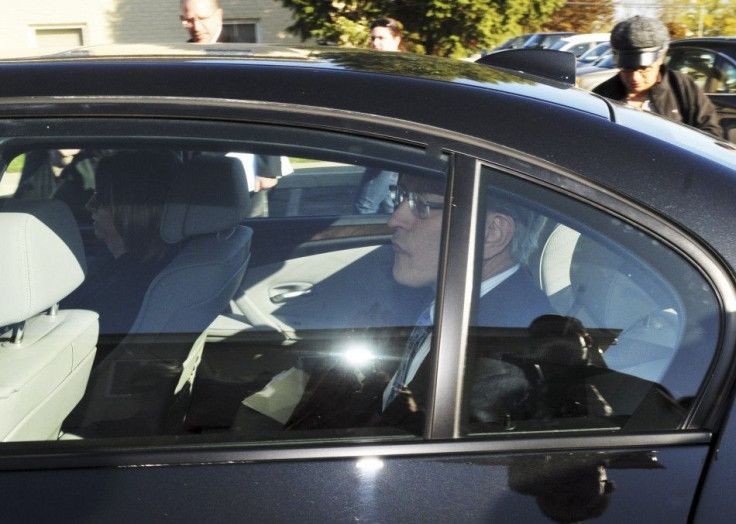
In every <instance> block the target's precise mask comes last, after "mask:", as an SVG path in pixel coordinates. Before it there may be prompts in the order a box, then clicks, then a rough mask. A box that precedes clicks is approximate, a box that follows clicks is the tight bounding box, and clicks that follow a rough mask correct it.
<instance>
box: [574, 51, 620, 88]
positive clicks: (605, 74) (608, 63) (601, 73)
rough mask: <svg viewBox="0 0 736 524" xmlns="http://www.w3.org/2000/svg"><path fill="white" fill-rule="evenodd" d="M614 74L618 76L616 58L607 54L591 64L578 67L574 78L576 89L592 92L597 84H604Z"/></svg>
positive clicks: (610, 53) (611, 54)
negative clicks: (580, 88)
mask: <svg viewBox="0 0 736 524" xmlns="http://www.w3.org/2000/svg"><path fill="white" fill-rule="evenodd" d="M616 74H618V67H616V57H615V56H614V55H613V52H609V53H606V54H604V55H603V56H602V57H600V58H599V59H598V60H596V61H595V62H593V63H592V64H587V65H582V66H580V67H578V68H577V70H576V73H575V76H576V83H577V85H578V87H582V88H583V89H587V90H589V91H592V90H593V89H594V88H595V87H596V86H597V85H598V84H601V83H603V82H605V81H606V80H608V79H609V78H611V77H612V76H614V75H616Z"/></svg>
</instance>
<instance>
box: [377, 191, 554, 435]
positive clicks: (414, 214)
mask: <svg viewBox="0 0 736 524" xmlns="http://www.w3.org/2000/svg"><path fill="white" fill-rule="evenodd" d="M443 193H444V181H443V180H436V181H434V180H430V179H426V178H419V177H414V176H402V177H401V178H400V179H399V183H398V185H397V186H394V187H393V188H392V194H393V196H394V200H395V206H396V207H395V209H394V212H393V214H392V215H391V217H390V218H389V221H388V225H389V226H390V227H391V229H392V230H393V236H392V238H391V242H392V244H393V249H394V264H393V276H394V279H395V280H396V281H397V282H398V283H400V284H403V285H406V286H410V287H436V280H437V275H438V271H439V254H440V240H441V230H442V208H443V207H444V198H443V196H442V194H443ZM543 224H544V219H543V218H542V217H539V216H537V215H536V214H535V213H533V212H532V211H530V210H528V209H525V208H523V207H522V206H520V205H518V204H516V203H513V202H511V201H510V200H509V199H508V198H503V197H501V196H500V195H498V194H493V193H490V192H489V194H488V198H487V202H486V224H485V233H484V235H483V245H482V262H481V284H480V301H479V304H478V316H477V319H476V322H475V325H479V326H492V327H516V328H526V327H528V326H529V325H530V324H531V323H532V321H533V320H534V319H536V318H537V317H540V316H542V315H545V314H548V313H551V312H552V311H553V310H552V307H551V305H550V303H549V301H548V299H547V297H546V295H545V294H544V293H543V292H542V291H541V290H540V288H539V286H536V285H535V284H534V282H533V280H532V277H531V275H530V274H529V273H528V272H527V270H526V263H527V261H528V258H529V255H530V254H531V252H532V251H533V249H534V248H535V247H536V245H537V237H538V235H539V232H540V230H541V227H542V226H543ZM433 320H434V301H433V302H432V303H431V304H429V305H428V307H427V308H426V310H425V311H424V313H423V314H422V315H421V316H420V318H419V320H418V321H417V328H416V329H415V330H414V332H413V333H412V335H411V337H410V338H409V341H408V342H407V345H406V347H405V349H404V354H403V356H402V361H401V363H400V365H399V368H398V370H397V371H396V373H395V374H394V375H393V377H392V378H391V379H390V380H389V383H388V385H387V386H386V388H385V389H384V391H383V398H382V410H383V412H384V414H385V415H386V418H387V420H388V421H390V420H392V419H393V418H394V416H393V414H392V411H394V412H396V414H397V416H398V417H402V416H403V415H402V412H403V414H404V415H405V413H406V402H409V404H410V405H415V406H416V409H417V411H421V410H422V409H423V407H424V400H423V398H422V397H423V396H424V394H425V391H426V389H427V388H426V386H424V385H423V384H422V382H423V380H425V379H426V375H427V373H420V368H421V367H422V365H423V364H425V363H426V360H427V355H428V354H429V350H430V341H431V327H430V326H431V325H432V324H433ZM485 364H487V365H486V366H485V367H484V368H483V369H475V371H476V380H475V384H476V386H475V387H474V388H473V393H472V395H471V396H472V398H471V412H474V415H475V416H478V415H479V414H481V413H482V414H483V415H482V418H484V419H485V421H486V422H496V421H497V420H495V417H496V415H497V414H498V415H499V416H500V415H501V414H502V413H503V409H504V408H505V407H506V404H507V403H509V402H512V401H513V399H511V398H510V397H514V396H519V395H521V396H523V394H524V391H525V390H526V386H527V382H526V379H525V378H524V377H523V374H522V373H521V371H520V370H519V369H518V368H516V367H515V366H511V365H506V364H505V363H503V362H500V361H493V362H485ZM481 367H483V366H481ZM415 376H416V377H417V381H416V382H414V378H415ZM420 377H422V378H420ZM417 382H418V383H417ZM491 390H492V391H491ZM399 397H403V399H404V401H403V402H402V401H398V402H397V400H396V399H397V398H399Z"/></svg>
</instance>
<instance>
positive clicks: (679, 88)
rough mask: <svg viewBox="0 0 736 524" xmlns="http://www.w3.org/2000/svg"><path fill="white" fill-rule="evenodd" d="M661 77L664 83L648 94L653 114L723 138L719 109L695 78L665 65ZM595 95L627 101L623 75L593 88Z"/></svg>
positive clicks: (661, 70) (660, 83)
mask: <svg viewBox="0 0 736 524" xmlns="http://www.w3.org/2000/svg"><path fill="white" fill-rule="evenodd" d="M660 74H661V77H662V81H661V82H659V83H658V84H656V85H655V86H654V87H652V88H651V89H650V91H649V99H650V101H651V103H652V105H653V106H654V112H656V113H657V114H659V115H662V116H664V117H666V118H669V119H670V120H674V121H675V122H681V123H683V124H687V125H689V126H692V127H695V128H697V129H700V130H701V131H705V132H707V133H710V134H712V135H715V136H718V137H723V129H722V128H721V126H720V124H719V122H718V114H717V113H716V107H715V106H714V105H713V102H711V101H710V99H709V98H708V97H707V96H706V95H705V93H704V92H703V90H702V89H700V88H699V87H698V86H697V85H696V84H695V82H694V81H693V79H692V78H690V77H689V76H687V75H685V74H683V73H680V72H679V71H671V70H669V69H667V68H666V67H665V66H662V68H661V69H660ZM593 92H594V93H596V94H599V95H602V96H605V97H606V98H610V99H612V100H620V101H625V100H626V97H627V91H626V86H624V83H623V81H622V80H621V77H620V75H616V76H614V77H613V78H610V79H608V80H606V81H605V82H603V83H602V84H601V85H599V86H598V87H596V88H595V89H593Z"/></svg>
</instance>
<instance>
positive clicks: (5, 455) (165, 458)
mask: <svg viewBox="0 0 736 524" xmlns="http://www.w3.org/2000/svg"><path fill="white" fill-rule="evenodd" d="M84 111H87V109H86V108H85V109H83V110H82V112H81V114H80V115H79V116H80V117H81V119H82V120H86V119H85V118H84V114H85V113H84ZM343 117H344V115H343ZM285 120H286V121H285V122H283V123H287V124H288V123H289V120H288V119H285ZM402 124H403V123H402V122H398V123H391V122H384V123H383V124H382V125H384V126H385V128H386V129H388V130H393V131H392V133H396V135H401V134H402V133H403V136H404V138H405V137H406V135H407V132H406V129H405V127H404V126H403V125H402ZM333 126H335V124H334V122H333ZM332 129H333V130H335V131H336V132H358V131H363V132H366V131H367V130H370V132H371V133H376V126H375V124H374V123H370V124H366V122H365V121H363V122H361V121H360V120H351V119H347V121H342V122H340V125H339V126H335V127H332ZM399 130H401V131H399ZM410 136H411V137H412V138H413V139H414V140H416V141H417V142H421V140H422V139H424V140H426V141H427V142H429V146H428V147H431V148H436V149H442V150H443V151H445V152H447V153H448V154H450V155H451V162H452V169H451V170H450V172H449V174H448V182H447V188H448V192H447V195H446V196H447V198H446V207H447V210H448V213H447V215H446V221H445V223H444V225H443V246H449V247H453V246H457V245H458V244H460V245H461V246H464V250H463V249H456V250H455V251H453V254H452V255H449V254H448V252H447V251H445V252H444V255H443V257H442V261H441V275H440V282H445V284H446V283H447V281H448V278H449V277H448V275H458V274H462V273H465V276H463V277H453V278H458V279H459V280H457V281H456V283H457V284H458V285H456V286H447V285H440V289H442V292H441V293H440V294H439V295H438V309H437V321H438V322H439V323H440V326H441V328H440V332H439V333H438V335H437V341H436V342H435V344H436V347H437V351H436V352H434V353H433V355H437V356H436V357H433V358H434V362H433V366H434V368H435V370H434V373H435V376H434V383H436V384H437V387H436V388H435V389H434V390H433V392H434V391H440V390H442V391H447V392H450V393H452V392H454V395H455V396H454V399H453V397H447V398H446V399H445V400H444V401H443V402H437V401H435V400H430V402H433V403H432V404H430V405H431V406H432V408H431V414H430V416H429V417H428V419H429V420H430V422H429V423H428V428H427V430H426V431H425V435H424V437H425V439H427V440H426V441H425V442H421V443H410V444H409V443H407V444H401V443H399V444H396V443H381V442H378V443H372V444H368V445H358V444H356V445H351V446H348V447H347V448H345V447H339V446H338V447H335V446H330V445H327V446H324V447H313V446H311V445H309V446H299V445H298V444H297V445H296V446H295V445H294V444H295V443H294V442H291V443H290V446H291V447H292V449H290V450H284V449H278V448H280V447H281V446H278V445H277V446H275V447H271V448H269V446H268V445H265V444H264V445H261V446H256V448H260V449H254V448H253V446H249V445H244V444H243V443H240V442H230V443H221V444H217V443H205V444H202V443H195V442H191V443H182V446H180V447H177V446H170V445H166V444H164V443H162V444H160V445H158V444H157V445H156V446H148V447H142V446H141V445H143V444H145V442H139V443H138V445H137V444H136V443H132V444H131V443H121V444H119V445H115V446H111V445H110V443H107V444H106V443H93V444H91V445H90V443H85V442H68V443H65V446H67V445H68V446H69V447H66V448H65V446H55V443H53V442H52V443H29V444H25V443H21V444H9V445H7V446H4V447H3V449H2V450H0V469H2V468H6V469H22V468H28V467H30V468H33V467H47V465H48V462H47V461H48V460H49V459H52V458H54V457H56V459H55V462H54V463H55V464H57V465H59V464H63V463H67V464H73V465H84V464H87V465H91V464H100V461H101V460H104V461H106V463H108V464H110V463H113V464H138V463H159V462H160V463H179V462H185V461H191V460H192V459H193V458H194V457H196V460H197V461H198V460H200V459H202V458H204V457H210V458H211V459H212V460H217V461H219V460H229V459H233V458H235V459H236V460H238V457H240V459H241V460H250V459H249V458H247V457H261V458H262V459H264V460H266V459H271V458H273V457H283V458H289V457H292V458H305V457H313V458H318V457H335V456H360V455H361V454H365V455H368V454H370V453H374V452H375V451H376V448H379V449H380V452H381V453H382V454H385V455H391V454H397V455H398V454H407V453H410V454H411V453H430V454H432V453H445V452H458V451H461V450H462V451H469V450H471V451H472V450H497V451H498V450H525V449H530V448H534V449H554V448H559V447H560V446H564V447H584V448H591V447H597V446H607V445H614V446H615V445H625V446H630V445H649V444H653V443H660V444H663V445H665V444H683V443H689V444H692V443H705V442H709V441H710V438H711V434H710V432H708V431H703V430H697V431H693V432H671V433H666V432H665V433H658V434H657V435H654V436H652V435H649V436H633V435H613V436H606V437H603V436H599V437H596V438H595V439H593V440H590V439H589V437H577V436H569V435H568V436H563V437H556V436H554V435H542V436H540V437H534V438H526V437H525V438H520V439H511V440H510V441H504V442H502V441H501V440H499V439H483V440H482V441H475V440H474V441H472V442H468V441H466V440H462V439H459V440H454V441H452V442H449V443H447V442H445V443H442V442H437V440H438V439H439V440H442V439H453V438H456V437H455V435H459V434H460V427H459V420H458V417H459V415H458V413H459V411H460V410H459V406H460V405H461V400H460V399H461V393H462V388H461V385H460V384H461V380H460V377H459V376H458V373H456V372H455V371H453V369H457V368H459V361H458V365H457V366H449V367H448V366H447V365H444V364H443V362H444V360H446V359H447V358H448V355H449V354H451V352H455V351H457V348H458V344H456V343H455V342H458V343H459V347H464V346H463V345H464V344H467V337H463V336H462V328H453V329H452V330H449V329H447V326H449V325H450V324H449V322H450V321H451V320H450V319H453V318H456V319H457V318H459V319H464V318H467V316H468V315H469V307H470V306H469V304H470V302H471V293H472V289H473V285H472V284H473V283H472V278H473V277H472V272H469V271H463V270H467V268H468V264H469V261H472V260H473V256H472V255H473V251H472V249H474V248H473V247H472V245H473V244H474V243H473V242H467V240H469V239H470V238H472V237H471V232H472V231H471V230H472V229H473V228H474V227H476V226H475V225H474V224H473V223H472V220H473V219H472V218H469V217H472V216H473V213H472V210H473V209H475V208H474V206H477V205H478V198H479V194H478V192H479V191H480V184H479V178H478V177H479V173H480V165H481V163H485V164H487V165H490V166H491V167H492V168H494V169H502V170H505V171H509V172H510V173H512V174H513V175H514V176H518V177H522V178H525V179H528V180H531V181H533V182H535V183H538V184H543V185H545V186H547V187H549V188H550V189H553V190H556V191H563V192H565V194H569V195H570V196H572V197H574V198H576V199H581V200H583V201H585V202H587V203H589V204H590V205H596V206H599V207H601V208H602V209H604V210H606V211H607V212H609V213H611V212H613V213H616V214H619V215H620V216H622V217H624V218H626V219H627V220H630V221H631V220H633V221H635V222H636V223H637V224H639V225H640V226H644V227H646V228H647V230H649V231H650V232H653V233H655V234H656V233H657V232H660V233H667V234H673V233H674V236H676V237H678V238H680V239H682V242H683V245H681V246H678V248H677V249H678V250H679V251H680V252H681V253H682V254H683V255H684V256H687V257H688V258H690V259H691V260H692V261H694V263H695V264H696V265H697V267H699V268H701V269H702V271H703V272H704V273H705V274H706V275H707V276H708V278H709V279H710V280H711V281H712V282H714V283H715V289H716V290H717V291H718V292H719V293H721V299H722V301H723V302H724V304H727V305H728V308H727V311H726V312H725V314H727V315H728V318H727V319H726V320H727V323H724V325H725V326H726V327H725V329H724V333H723V334H722V340H723V342H722V348H726V349H724V351H723V353H724V355H723V356H724V357H726V361H730V360H731V359H732V358H733V349H732V348H733V347H734V342H735V341H736V332H735V331H734V322H735V321H736V318H734V311H736V292H734V286H733V282H732V280H731V278H730V277H729V276H727V274H726V273H727V272H725V271H724V269H723V267H722V266H721V265H720V263H719V262H718V257H717V256H716V255H714V254H711V253H709V252H707V251H706V250H704V249H702V246H700V245H699V244H698V242H697V241H696V240H694V239H693V238H691V237H689V236H688V235H687V234H686V233H684V232H683V231H681V230H679V229H677V228H676V227H674V226H673V225H671V224H669V223H667V222H666V221H664V220H662V218H661V217H658V216H656V215H655V214H653V213H651V212H649V211H648V210H646V209H645V208H643V207H641V206H638V205H635V204H633V203H631V202H625V201H624V200H623V198H621V196H620V195H616V194H615V193H613V192H612V191H610V190H606V189H604V188H602V187H601V186H598V185H596V184H593V183H592V182H591V181H589V180H586V179H583V178H581V177H579V176H578V175H575V174H574V173H568V172H561V171H560V170H559V169H554V168H553V166H542V165H539V163H538V162H539V161H538V160H535V159H524V155H522V154H519V155H518V156H513V155H512V156H510V155H509V152H508V151H506V150H504V149H503V148H498V147H497V146H494V145H493V144H488V143H482V144H479V143H478V141H477V140H476V139H473V138H471V137H463V136H458V135H454V134H446V135H442V134H438V133H437V130H428V129H418V130H417V129H415V130H414V131H413V132H412V133H411V134H410ZM394 138H395V137H394ZM388 139H392V135H391V134H389V135H388ZM520 159H523V160H525V161H523V162H522V161H520ZM520 165H523V168H520V167H519V166H520ZM561 181H564V182H561ZM563 186H564V189H563ZM582 195H585V196H582ZM468 220H470V224H468ZM468 226H470V227H468ZM658 236H661V235H658ZM450 281H452V280H450ZM458 304H460V305H462V307H460V308H456V309H453V308H455V306H457V305H458ZM461 326H467V323H462V324H461ZM463 351H464V349H463ZM463 354H464V353H463ZM726 361H724V360H723V358H721V359H720V360H719V358H718V357H717V358H716V360H715V361H714V362H715V363H716V364H717V365H716V368H715V369H714V370H713V378H712V380H711V385H709V386H708V388H706V389H708V390H709V391H707V392H706V393H704V394H703V395H701V396H700V397H699V399H700V403H701V404H703V405H705V406H706V408H711V409H708V410H706V411H709V413H707V414H706V415H704V418H705V419H707V420H713V421H717V420H719V417H718V412H719V410H722V409H724V402H722V401H723V400H724V399H723V397H722V394H723V392H722V391H720V392H718V391H712V390H717V389H718V388H717V387H716V386H718V385H721V386H722V385H724V384H729V383H731V381H732V380H733V379H734V377H733V372H731V373H729V372H728V369H727V362H726ZM729 377H730V378H729ZM714 384H715V386H713V385H714ZM704 387H705V386H704ZM430 396H432V395H430ZM448 407H449V409H450V411H448V410H447V409H448ZM144 440H145V439H144ZM264 446H265V448H266V449H263V448H264ZM62 450H64V451H62ZM64 454H66V457H64V458H62V457H61V455H64ZM21 457H23V459H21ZM33 457H35V458H33ZM100 457H104V459H101V458H100ZM29 458H33V460H30V461H28V459H29Z"/></svg>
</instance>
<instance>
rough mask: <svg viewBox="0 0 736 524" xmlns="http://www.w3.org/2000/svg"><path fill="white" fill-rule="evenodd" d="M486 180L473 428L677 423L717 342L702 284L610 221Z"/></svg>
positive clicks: (650, 241)
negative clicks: (500, 243) (503, 244)
mask: <svg viewBox="0 0 736 524" xmlns="http://www.w3.org/2000/svg"><path fill="white" fill-rule="evenodd" d="M484 176H485V183H486V185H487V190H486V195H487V204H486V206H485V209H486V210H487V211H484V215H485V216H487V217H488V219H487V224H486V230H485V232H484V233H483V234H482V235H481V236H482V238H481V239H480V241H481V242H482V244H481V245H483V246H484V247H483V249H482V252H483V253H484V255H483V256H484V260H483V261H482V262H481V263H480V264H479V266H480V267H481V271H480V276H479V279H480V280H481V282H482V284H481V288H480V290H479V291H478V292H477V293H476V296H480V299H479V301H478V305H477V307H476V312H477V313H476V320H475V323H474V325H473V329H474V331H473V336H472V338H471V347H472V349H473V357H472V358H470V359H469V360H468V362H469V363H470V364H469V366H468V369H467V386H466V388H467V389H466V390H467V391H469V392H470V393H469V394H466V395H467V415H468V422H469V427H470V431H471V432H481V433H488V432H496V431H503V432H508V431H516V432H524V431H540V430H541V431H552V430H555V431H556V430H566V429H567V430H569V429H583V428H600V429H613V430H621V431H638V430H658V429H674V428H677V427H679V426H680V425H681V424H683V423H684V421H685V418H686V415H687V412H688V409H689V407H690V403H691V401H692V399H693V398H694V396H695V395H696V393H697V391H698V388H699V387H700V385H701V382H702V381H703V379H704V377H705V376H706V373H707V370H708V367H709V365H710V362H711V359H712V358H713V355H714V351H715V347H716V343H717V333H718V326H719V309H718V305H717V300H716V297H715V296H714V294H713V292H712V291H711V289H710V287H709V286H708V284H707V282H706V281H705V280H704V279H703V278H702V276H701V275H700V274H699V273H698V272H697V271H695V270H694V269H693V268H692V267H691V266H689V265H688V264H687V263H686V262H685V261H684V260H683V259H682V258H680V257H679V256H678V255H677V254H676V253H674V252H673V251H672V250H671V249H670V248H668V247H667V246H665V245H663V244H662V243H661V242H659V241H658V240H657V239H656V238H654V237H652V236H649V235H647V234H646V233H645V232H643V231H639V230H637V229H636V228H634V227H632V226H631V225H629V224H627V223H626V222H624V221H622V220H621V219H619V218H616V217H613V216H608V215H606V214H605V213H603V212H601V211H599V210H596V209H593V208H591V207H589V206H586V205H583V204H581V203H578V202H575V201H573V200H571V199H569V198H566V197H563V196H561V195H558V194H556V193H554V192H552V191H549V190H545V189H542V188H539V187H535V186H533V185H531V184H529V183H524V182H521V181H518V180H514V179H513V178H511V177H509V176H508V175H504V174H501V173H499V172H494V171H493V170H491V169H488V168H486V169H485V172H484ZM503 239H506V241H507V247H506V248H505V249H506V251H499V250H500V249H501V248H500V247H497V243H498V242H500V241H501V240H503ZM494 243H496V244H494ZM479 251H481V250H479Z"/></svg>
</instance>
